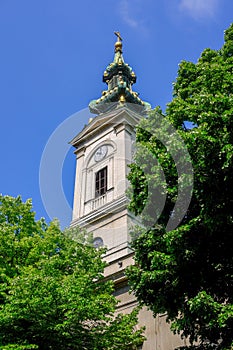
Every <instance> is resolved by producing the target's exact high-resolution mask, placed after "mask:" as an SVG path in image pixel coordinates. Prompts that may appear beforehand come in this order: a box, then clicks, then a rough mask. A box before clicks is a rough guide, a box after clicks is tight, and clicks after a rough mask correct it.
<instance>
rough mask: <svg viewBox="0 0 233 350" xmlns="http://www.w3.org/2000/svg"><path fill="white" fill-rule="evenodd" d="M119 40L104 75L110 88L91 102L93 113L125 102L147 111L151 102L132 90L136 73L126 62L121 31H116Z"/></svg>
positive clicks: (141, 110)
mask: <svg viewBox="0 0 233 350" xmlns="http://www.w3.org/2000/svg"><path fill="white" fill-rule="evenodd" d="M115 34H116V35H117V41H116V43H115V56H114V60H113V62H112V63H110V64H109V65H108V66H107V68H106V70H105V71H104V75H103V82H104V83H106V84H107V85H108V89H107V90H105V91H103V92H102V96H101V97H100V98H99V99H98V100H93V101H91V102H90V104H89V108H90V111H91V112H92V113H96V114H100V113H104V112H107V111H108V110H111V109H114V108H117V107H121V106H122V105H124V104H125V103H127V106H129V104H134V105H137V106H135V107H137V109H138V110H140V112H143V113H146V112H147V111H148V110H149V109H150V108H151V106H150V104H149V103H147V102H144V101H142V100H141V99H140V98H139V97H138V93H137V92H134V91H133V90H132V85H133V84H134V83H135V82H136V79H137V78H136V75H135V73H134V72H133V70H132V68H131V67H130V66H129V65H128V64H127V63H125V62H124V58H123V55H122V39H121V36H120V33H119V32H115ZM140 106H141V108H140Z"/></svg>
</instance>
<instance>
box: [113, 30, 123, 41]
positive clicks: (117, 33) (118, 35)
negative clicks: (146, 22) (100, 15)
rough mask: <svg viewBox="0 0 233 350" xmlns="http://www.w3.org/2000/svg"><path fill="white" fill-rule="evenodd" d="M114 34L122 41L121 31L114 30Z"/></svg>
mask: <svg viewBox="0 0 233 350" xmlns="http://www.w3.org/2000/svg"><path fill="white" fill-rule="evenodd" d="M114 34H115V35H116V36H117V39H118V41H122V37H121V35H120V32H114Z"/></svg>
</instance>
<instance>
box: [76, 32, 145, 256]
mask: <svg viewBox="0 0 233 350" xmlns="http://www.w3.org/2000/svg"><path fill="white" fill-rule="evenodd" d="M116 34H117V37H118V40H117V42H116V43H115V56H114V60H113V62H112V63H110V64H109V65H108V67H107V68H106V70H105V72H104V75H103V81H104V82H105V83H107V86H108V89H107V90H106V91H103V92H102V96H101V97H100V98H99V99H98V100H94V101H92V102H91V103H90V105H89V108H90V111H91V112H92V113H94V114H95V115H96V116H95V117H94V118H93V119H92V120H91V121H90V122H89V124H88V125H87V126H86V127H85V128H84V129H83V130H82V131H81V132H80V133H79V134H78V135H77V136H76V137H75V138H74V139H73V140H72V141H71V144H72V145H73V146H74V147H75V148H76V151H75V153H76V156H77V168H76V179H75V190H74V207H73V220H72V224H71V225H72V226H74V225H79V226H81V227H85V228H86V229H87V231H91V232H93V236H94V244H95V245H96V246H99V245H104V246H106V247H107V249H108V250H107V254H106V260H107V261H108V262H112V261H114V260H116V259H119V258H121V257H124V256H126V255H127V254H129V253H130V252H131V250H130V246H129V241H130V236H129V229H130V227H131V226H132V225H133V223H134V222H135V218H134V217H133V215H132V214H131V213H130V212H129V211H128V209H127V203H128V200H127V196H126V190H127V187H128V181H127V178H126V177H127V173H128V171H129V168H128V165H129V164H130V163H131V162H132V155H133V149H134V141H135V125H136V124H138V122H139V120H140V118H141V117H142V116H143V115H145V114H146V113H147V111H148V110H149V108H150V105H149V104H148V103H145V102H143V101H142V100H141V99H140V98H139V97H138V94H137V93H136V92H134V91H133V90H132V85H133V84H134V83H135V82H136V76H135V73H134V72H133V70H132V68H131V67H130V66H129V65H128V64H127V63H125V62H124V59H123V55H122V40H121V37H120V34H119V33H118V32H116Z"/></svg>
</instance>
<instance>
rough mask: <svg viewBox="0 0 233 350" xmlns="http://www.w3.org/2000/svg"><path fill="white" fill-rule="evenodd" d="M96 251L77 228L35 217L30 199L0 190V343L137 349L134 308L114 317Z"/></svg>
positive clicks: (11, 349)
mask: <svg viewBox="0 0 233 350" xmlns="http://www.w3.org/2000/svg"><path fill="white" fill-rule="evenodd" d="M102 254H103V250H102V249H94V248H93V245H92V241H91V238H90V237H88V236H87V235H86V234H85V233H83V232H81V231H80V230H78V229H74V230H67V231H65V232H62V231H61V230H60V228H59V225H58V223H57V222H56V221H54V222H51V223H50V224H49V225H47V224H46V223H45V221H44V220H43V219H40V220H38V221H36V220H35V214H34V212H33V211H32V204H31V201H30V200H28V201H26V202H25V203H24V202H23V201H22V200H21V198H20V197H17V198H12V197H9V196H0V349H2V350H3V349H4V350H24V349H39V350H45V349H46V350H47V349H51V350H53V349H54V350H55V349H56V350H57V349H60V350H62V349H64V350H69V349H72V350H74V349H83V350H85V349H88V350H91V349H93V350H97V349H98V350H99V349H100V350H101V349H104V350H107V349H125V350H126V349H127V350H128V349H136V347H137V345H139V344H141V343H142V341H143V336H142V330H141V329H137V328H136V327H135V326H136V324H137V312H136V311H133V312H132V313H131V314H129V315H124V316H123V315H120V314H119V315H117V316H114V312H115V311H116V306H117V301H116V299H115V297H114V296H113V294H112V292H113V283H112V282H111V281H105V280H104V278H103V271H104V267H105V263H104V262H103V260H102Z"/></svg>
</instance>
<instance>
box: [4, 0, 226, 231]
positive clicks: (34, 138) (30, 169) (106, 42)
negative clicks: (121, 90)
mask: <svg viewBox="0 0 233 350" xmlns="http://www.w3.org/2000/svg"><path fill="white" fill-rule="evenodd" d="M232 15H233V2H232V0H157V1H155V0H118V1H115V0H114V1H113V0H100V1H98V2H97V1H96V2H95V1H91V0H86V1H77V0H66V1H64V0H56V1H55V0H40V1H36V0H34V1H32V0H20V1H18V0H0V47H1V55H0V99H1V103H0V118H1V124H0V127H1V137H0V147H1V172H0V192H1V193H2V194H9V195H12V196H16V195H18V194H20V195H21V196H22V197H23V199H24V200H26V199H27V198H32V200H33V207H34V210H35V211H36V217H37V218H39V217H41V216H44V217H45V218H46V220H47V221H49V220H50V217H49V216H48V215H47V213H46V210H45V208H44V205H43V202H42V199H41V195H40V186H39V168H40V161H41V156H42V153H43V150H44V147H45V145H46V143H47V141H48V140H49V138H50V135H51V134H52V133H53V132H54V130H55V129H56V128H57V127H58V126H59V124H61V123H62V122H63V121H64V120H66V119H67V118H68V117H69V116H71V115H73V114H74V113H76V112H79V111H80V110H82V109H84V108H86V107H87V106H88V103H89V102H90V100H92V99H95V98H98V97H100V95H101V91H102V90H104V89H105V85H104V84H103V83H102V74H103V71H104V69H105V67H106V66H107V65H108V63H110V62H111V61H112V59H113V53H114V42H115V36H114V34H113V32H114V31H116V30H118V31H120V32H121V34H122V37H123V51H124V53H123V54H124V59H125V61H126V62H127V63H129V64H130V65H131V66H132V67H133V69H134V71H135V73H136V75H137V78H138V80H137V83H136V84H135V85H134V90H135V91H138V92H139V93H140V97H141V98H142V99H143V100H146V101H148V102H150V103H151V104H152V106H153V107H155V106H157V105H160V106H161V107H162V109H163V110H165V106H166V103H168V102H169V101H170V100H171V98H172V82H174V80H175V78H176V75H177V69H178V64H179V62H180V61H181V60H188V61H192V62H196V61H197V59H198V57H199V56H200V53H201V52H202V51H203V50H204V49H205V48H207V47H210V48H212V49H219V48H220V47H221V46H222V44H223V35H224V30H225V29H227V28H228V27H229V25H230V23H231V22H232V21H233V18H232ZM84 123H85V117H82V116H81V117H80V119H77V121H76V123H75V126H74V130H73V136H75V135H76V134H77V133H78V132H79V131H80V130H81V129H82V127H83V125H84ZM68 141H70V139H68V140H67V143H68ZM58 153H59V147H58V148H57V150H54V157H55V158H56V157H59V154H58ZM74 169H75V156H74V155H73V151H72V150H71V149H70V150H69V152H68V155H67V157H66V159H65V161H64V165H63V166H62V169H61V173H62V184H63V187H64V192H65V195H66V197H67V200H68V202H69V203H70V205H72V196H73V185H74ZM53 176H56V174H55V175H54V174H53ZM57 176H58V177H59V174H58V175H57ZM48 177H49V174H48ZM53 196H54V203H56V202H59V200H58V199H57V198H56V193H53ZM55 216H59V219H60V220H61V222H62V225H68V224H69V221H70V217H69V213H68V214H67V212H66V213H65V212H64V213H63V214H61V213H58V214H56V210H55Z"/></svg>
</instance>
